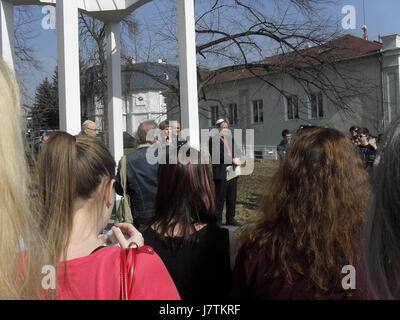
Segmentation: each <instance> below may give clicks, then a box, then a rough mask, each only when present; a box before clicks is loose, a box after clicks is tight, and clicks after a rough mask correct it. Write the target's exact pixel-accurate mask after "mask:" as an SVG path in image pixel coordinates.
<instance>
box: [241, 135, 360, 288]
mask: <svg viewBox="0 0 400 320" xmlns="http://www.w3.org/2000/svg"><path fill="white" fill-rule="evenodd" d="M366 178H367V176H366V173H365V171H364V170H363V166H362V162H361V159H360V157H359V156H358V154H357V153H356V151H355V150H354V147H353V146H352V145H351V142H350V141H349V139H348V138H347V137H345V135H344V134H342V133H341V132H339V131H337V130H335V129H329V128H308V129H306V130H301V131H300V132H299V134H298V136H297V137H296V138H295V140H294V142H293V143H292V145H291V147H290V149H289V150H288V152H287V153H286V155H285V157H284V160H283V163H282V164H281V166H280V167H279V168H278V171H277V172H276V174H275V175H274V177H273V179H272V181H271V184H270V187H269V190H268V193H267V196H266V198H265V201H264V205H263V208H262V213H263V217H262V218H261V220H260V222H259V223H258V224H257V225H256V227H255V228H254V229H253V230H252V231H251V232H250V235H249V236H250V238H249V240H248V242H247V244H248V245H250V246H251V247H255V248H260V247H263V246H265V244H266V243H268V244H269V245H270V247H269V248H274V249H273V250H272V252H270V253H269V254H270V255H271V259H272V260H274V261H276V262H277V264H276V266H277V267H276V270H273V273H274V272H275V273H280V274H283V275H284V277H285V278H286V281H288V283H291V281H292V280H293V277H294V275H295V274H298V273H300V274H303V275H304V278H305V279H306V283H307V284H308V286H309V289H310V290H311V292H313V294H314V296H317V295H321V294H322V295H324V294H331V293H332V292H333V291H334V290H336V289H338V288H339V290H340V281H339V280H338V279H339V277H340V273H339V272H338V270H339V271H340V270H341V268H342V267H343V266H344V265H348V264H352V263H357V259H358V255H357V253H358V252H357V245H356V243H357V240H358V236H359V233H360V229H361V225H362V222H363V215H364V210H365V205H366V204H365V200H366V198H367V196H368V193H367V188H366V187H363V183H364V182H365V181H366ZM288 234H290V235H291V237H290V238H288V237H287V235H288ZM299 257H303V258H304V259H303V258H301V259H300V258H299ZM334 274H336V275H337V277H333V278H332V275H334ZM332 279H333V280H332Z"/></svg>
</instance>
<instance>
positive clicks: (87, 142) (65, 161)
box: [38, 132, 179, 300]
mask: <svg viewBox="0 0 400 320" xmlns="http://www.w3.org/2000/svg"><path fill="white" fill-rule="evenodd" d="M38 168H39V195H40V203H41V210H40V212H41V215H40V228H41V230H42V232H43V235H44V237H45V239H46V241H47V242H48V243H49V246H50V247H49V250H50V252H51V254H52V255H51V260H52V263H53V265H54V266H57V267H56V269H57V279H58V286H57V290H56V295H57V298H59V299H85V300H114V299H121V298H122V296H121V281H120V278H121V269H120V266H121V263H122V259H123V258H122V257H121V248H120V247H119V246H105V243H104V242H103V240H102V239H101V238H99V235H100V234H101V233H102V231H103V230H104V228H105V227H106V225H107V222H108V221H109V218H110V215H111V212H112V209H113V206H114V198H115V191H114V183H115V168H116V165H115V161H114V159H113V157H112V156H111V154H110V153H109V151H108V150H107V148H106V147H105V146H104V145H103V144H102V143H100V142H98V141H97V140H96V139H94V138H92V137H89V136H77V137H74V136H72V135H70V134H68V133H65V132H58V133H56V134H55V135H54V136H53V137H51V138H50V139H49V140H48V141H47V143H46V144H45V145H44V147H43V149H42V150H41V152H40V157H39V167H38ZM117 226H118V227H120V228H121V230H122V231H123V232H125V233H126V234H128V235H129V236H128V239H125V238H124V237H123V235H122V234H120V237H118V233H115V235H116V236H117V238H118V240H119V243H120V246H121V247H124V248H125V247H127V246H128V244H129V243H131V242H137V243H138V245H139V246H140V245H141V244H143V237H142V236H141V234H140V233H139V232H138V231H137V230H136V229H135V228H134V227H133V226H132V225H130V224H117ZM132 259H133V256H132V255H130V256H128V258H127V264H128V265H132V264H133V265H134V269H135V273H134V285H133V288H131V289H132V290H131V291H129V292H128V296H127V298H129V299H152V300H156V299H167V300H169V299H179V294H178V292H177V290H176V287H175V285H174V283H173V281H172V279H171V277H170V275H169V273H168V271H167V269H166V268H165V266H164V264H163V262H162V261H161V259H160V257H159V256H158V255H157V254H156V253H155V252H154V250H153V249H152V248H150V247H146V246H143V247H140V248H138V249H137V254H136V262H134V261H133V260H132ZM130 270H131V269H130Z"/></svg>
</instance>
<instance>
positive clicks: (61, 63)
mask: <svg viewBox="0 0 400 320" xmlns="http://www.w3.org/2000/svg"><path fill="white" fill-rule="evenodd" d="M57 39H58V40H57V41H58V42H57V44H58V86H59V89H58V90H59V93H58V94H59V108H60V130H62V131H66V132H68V133H70V134H73V135H77V134H78V133H79V132H80V131H81V93H80V75H79V30H78V7H77V4H76V0H57Z"/></svg>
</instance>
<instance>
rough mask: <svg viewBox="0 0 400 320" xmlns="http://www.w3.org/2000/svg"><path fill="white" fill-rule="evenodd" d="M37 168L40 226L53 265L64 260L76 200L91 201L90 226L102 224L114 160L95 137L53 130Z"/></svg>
mask: <svg viewBox="0 0 400 320" xmlns="http://www.w3.org/2000/svg"><path fill="white" fill-rule="evenodd" d="M38 171H39V183H40V185H39V194H40V203H41V216H40V224H41V230H42V231H43V234H44V235H45V237H46V239H48V241H49V242H50V243H51V246H52V247H51V248H50V249H51V250H52V254H53V256H52V260H53V261H52V262H53V263H54V264H53V265H55V266H57V265H58V262H59V261H65V260H66V249H67V246H68V242H69V236H70V234H71V231H72V227H73V219H74V216H73V213H74V210H76V208H75V205H76V203H77V200H83V201H86V202H87V201H89V200H90V201H91V203H92V204H93V216H92V219H93V220H92V221H93V224H92V226H95V227H96V228H100V226H101V225H103V224H104V221H103V220H104V217H103V216H101V215H102V211H101V206H102V205H103V203H104V201H105V194H106V189H107V188H108V186H109V184H110V183H112V180H113V179H114V177H115V161H114V159H113V157H112V156H111V154H110V152H109V151H108V150H107V148H106V147H105V146H104V145H103V144H102V143H101V142H99V141H97V140H96V139H95V138H93V137H89V136H77V137H74V136H72V135H70V134H68V133H65V132H57V133H56V134H55V135H54V136H52V137H51V138H50V139H49V140H48V142H47V143H46V145H45V146H44V147H43V149H42V152H41V154H40V157H39V163H38ZM90 227H91V226H89V225H88V226H87V228H90ZM98 231H99V232H101V231H102V230H98Z"/></svg>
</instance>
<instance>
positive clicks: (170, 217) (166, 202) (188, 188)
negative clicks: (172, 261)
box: [154, 148, 215, 242]
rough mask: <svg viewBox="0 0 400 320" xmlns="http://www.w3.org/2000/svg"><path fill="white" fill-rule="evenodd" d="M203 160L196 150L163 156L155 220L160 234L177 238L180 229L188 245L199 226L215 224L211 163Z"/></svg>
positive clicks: (191, 149)
mask: <svg viewBox="0 0 400 320" xmlns="http://www.w3.org/2000/svg"><path fill="white" fill-rule="evenodd" d="M185 150H186V149H185ZM170 155H173V159H172V158H170ZM202 157H203V156H202V154H201V153H200V152H199V151H197V150H195V149H193V148H189V149H187V151H186V152H183V149H181V151H179V152H178V150H177V149H175V148H172V149H169V148H167V150H166V152H165V153H164V154H163V155H162V160H161V161H160V164H159V166H158V177H157V180H158V181H157V196H156V200H155V217H154V222H155V224H156V226H157V229H156V230H157V232H158V233H159V234H161V235H164V234H168V235H171V236H172V235H175V234H174V232H175V233H176V228H175V227H176V226H177V225H180V230H181V233H182V234H181V236H182V238H183V241H184V242H185V241H187V240H188V239H189V236H190V234H192V233H193V232H195V231H196V230H195V224H207V223H212V222H215V215H214V197H213V193H212V187H211V182H210V179H209V169H208V163H207V162H206V161H205V160H204V159H203V158H202Z"/></svg>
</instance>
